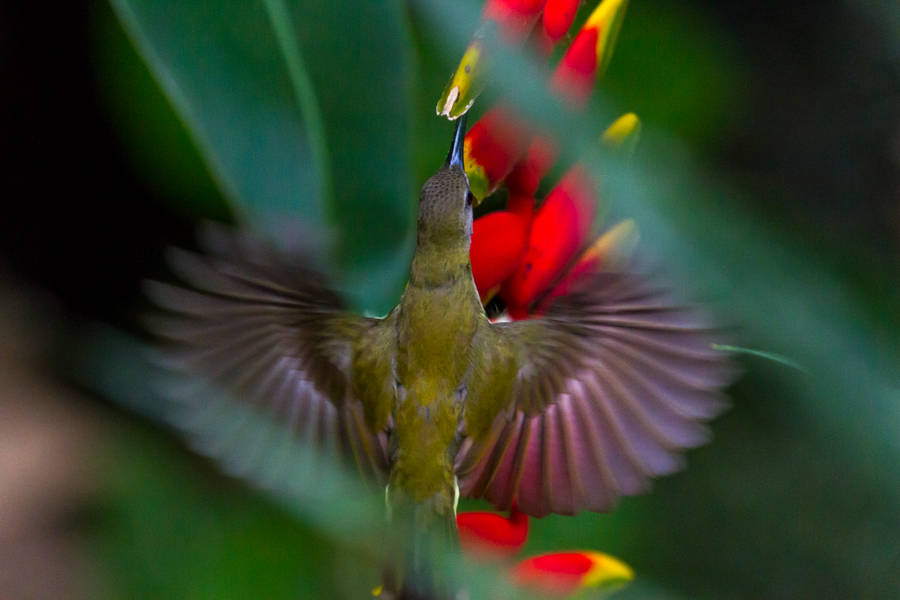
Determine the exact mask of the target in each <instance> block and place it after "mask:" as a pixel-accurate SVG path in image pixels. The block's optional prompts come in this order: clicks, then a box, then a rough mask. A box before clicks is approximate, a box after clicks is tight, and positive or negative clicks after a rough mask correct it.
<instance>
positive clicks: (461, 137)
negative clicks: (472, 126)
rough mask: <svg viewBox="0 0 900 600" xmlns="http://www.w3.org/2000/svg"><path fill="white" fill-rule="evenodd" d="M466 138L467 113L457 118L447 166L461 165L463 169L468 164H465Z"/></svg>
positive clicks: (445, 164)
mask: <svg viewBox="0 0 900 600" xmlns="http://www.w3.org/2000/svg"><path fill="white" fill-rule="evenodd" d="M465 139H466V115H462V116H461V117H459V118H458V119H457V120H456V131H454V132H453V145H452V146H450V153H449V154H448V155H447V161H446V162H445V163H444V166H445V167H454V166H456V167H459V168H460V169H462V170H463V171H465V170H466V166H465V165H464V164H463V144H464V142H465Z"/></svg>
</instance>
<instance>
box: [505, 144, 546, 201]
mask: <svg viewBox="0 0 900 600" xmlns="http://www.w3.org/2000/svg"><path fill="white" fill-rule="evenodd" d="M556 155H557V151H556V144H554V143H553V140H551V139H550V138H547V137H543V136H538V137H536V138H534V140H533V141H532V142H531V145H530V146H529V147H528V152H526V153H525V156H524V157H522V159H521V160H519V162H517V163H516V166H515V167H513V170H512V171H511V172H510V173H509V175H507V177H506V187H507V188H509V191H510V192H513V193H516V194H524V195H526V196H534V193H535V192H536V191H537V188H538V184H539V183H540V182H541V179H543V178H544V175H546V174H547V171H549V170H550V168H551V167H552V166H553V163H555V162H556Z"/></svg>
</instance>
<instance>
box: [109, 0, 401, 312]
mask: <svg viewBox="0 0 900 600" xmlns="http://www.w3.org/2000/svg"><path fill="white" fill-rule="evenodd" d="M111 2H112V5H113V7H114V9H115V11H116V14H117V15H118V16H119V19H120V20H121V21H122V23H123V24H124V26H125V28H126V30H127V31H128V33H129V35H130V36H131V38H132V40H133V41H134V43H135V46H136V47H137V48H138V51H139V52H140V53H141V55H142V56H143V58H144V60H145V61H146V62H147V64H148V65H149V66H150V69H151V71H152V72H153V74H154V76H155V77H156V78H157V81H159V83H160V85H161V87H162V88H163V90H164V91H165V93H166V95H167V96H168V98H169V100H170V101H171V103H172V105H173V106H174V107H175V109H176V111H177V112H178V114H179V115H180V117H181V118H182V120H183V121H184V123H185V125H186V126H187V128H188V130H189V131H190V133H191V135H192V136H193V138H194V141H195V142H196V144H197V146H198V147H199V149H200V151H201V154H202V155H203V157H204V159H205V160H206V162H207V165H208V166H209V168H210V171H211V172H212V173H213V175H214V177H215V179H216V181H217V182H218V184H219V186H220V187H221V189H222V190H223V193H224V194H225V196H226V197H227V198H228V199H229V200H230V201H231V202H232V204H233V206H234V208H235V210H236V212H237V213H238V216H239V217H240V218H242V219H245V220H247V221H249V222H250V223H251V224H252V225H254V226H256V227H260V228H262V229H263V230H264V231H266V232H267V233H269V234H270V235H272V236H274V237H275V238H276V239H280V240H281V241H282V242H283V243H296V242H297V240H284V239H282V238H283V237H284V236H286V235H296V228H290V227H287V226H286V222H292V221H297V220H301V221H302V222H303V223H304V225H305V231H306V232H308V233H314V234H317V235H319V236H320V237H321V238H322V239H319V240H318V243H319V245H320V247H323V246H324V244H325V241H326V240H327V241H333V242H334V243H335V247H333V248H332V249H331V250H330V252H328V255H329V258H331V259H336V261H337V263H338V264H339V265H340V266H341V267H342V270H341V273H339V276H338V280H339V282H340V283H341V284H342V287H344V288H346V289H347V290H348V292H349V293H350V296H351V298H352V299H353V300H354V301H355V304H356V305H357V306H361V307H363V306H364V307H366V308H369V309H372V310H375V311H386V310H387V309H388V308H390V306H391V305H392V304H393V303H394V301H395V300H396V298H397V296H398V295H399V292H400V289H401V287H402V285H403V283H404V281H405V276H406V270H407V267H408V259H409V256H410V252H411V242H412V230H411V223H412V210H413V207H414V202H413V193H412V185H411V184H412V181H411V172H410V156H409V146H410V139H409V129H408V128H409V121H408V117H407V116H408V114H409V110H410V103H411V100H410V73H411V67H410V62H411V57H410V50H409V43H408V32H407V30H406V22H405V17H404V15H403V12H402V10H401V6H400V4H399V2H388V3H384V4H378V5H374V4H373V5H365V6H363V5H359V6H356V5H353V4H349V3H334V2H296V1H295V2H286V1H284V0H265V1H255V2H236V1H234V0H229V1H226V2H221V3H217V4H216V5H215V6H214V7H213V6H211V5H209V4H207V3H204V2H199V1H186V2H178V3H176V4H173V5H168V4H160V3H158V2H152V1H150V0H111ZM361 104H362V106H361ZM323 228H324V231H323ZM332 237H333V238H334V239H333V240H331V238H332ZM307 242H308V240H307ZM324 262H326V263H328V262H330V261H328V260H326V261H324ZM342 276H343V277H342Z"/></svg>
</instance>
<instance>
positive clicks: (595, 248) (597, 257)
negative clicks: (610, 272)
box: [579, 219, 639, 265]
mask: <svg viewBox="0 0 900 600" xmlns="http://www.w3.org/2000/svg"><path fill="white" fill-rule="evenodd" d="M638 237H639V236H638V231H637V225H636V224H635V222H634V220H633V219H626V220H624V221H622V222H621V223H617V224H616V225H615V226H613V227H611V228H610V229H609V230H608V231H606V232H605V233H604V234H603V235H601V236H600V237H599V238H597V241H595V242H594V243H593V244H591V245H590V247H589V248H588V249H587V250H585V251H584V254H582V255H581V259H580V260H579V262H582V261H597V262H599V263H603V264H605V265H617V264H619V263H621V262H622V261H623V260H625V259H626V258H628V257H629V256H631V253H632V251H633V250H634V248H635V247H636V246H637V242H638Z"/></svg>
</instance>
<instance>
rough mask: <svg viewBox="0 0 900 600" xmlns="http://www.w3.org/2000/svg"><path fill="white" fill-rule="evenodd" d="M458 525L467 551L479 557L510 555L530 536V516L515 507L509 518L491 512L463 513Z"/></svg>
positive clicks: (458, 517)
mask: <svg viewBox="0 0 900 600" xmlns="http://www.w3.org/2000/svg"><path fill="white" fill-rule="evenodd" d="M456 526H457V528H458V529H459V541H460V545H461V546H462V549H463V551H464V552H466V553H467V554H471V555H473V556H477V557H486V558H508V557H510V556H512V555H513V554H515V553H516V552H518V551H519V549H520V548H521V547H522V546H523V545H524V544H525V540H526V539H527V538H528V515H526V514H524V513H521V512H519V511H518V510H517V509H516V508H515V506H513V509H512V510H511V511H510V513H509V517H508V518H507V517H504V516H503V515H498V514H495V513H489V512H467V513H460V514H458V515H456Z"/></svg>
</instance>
